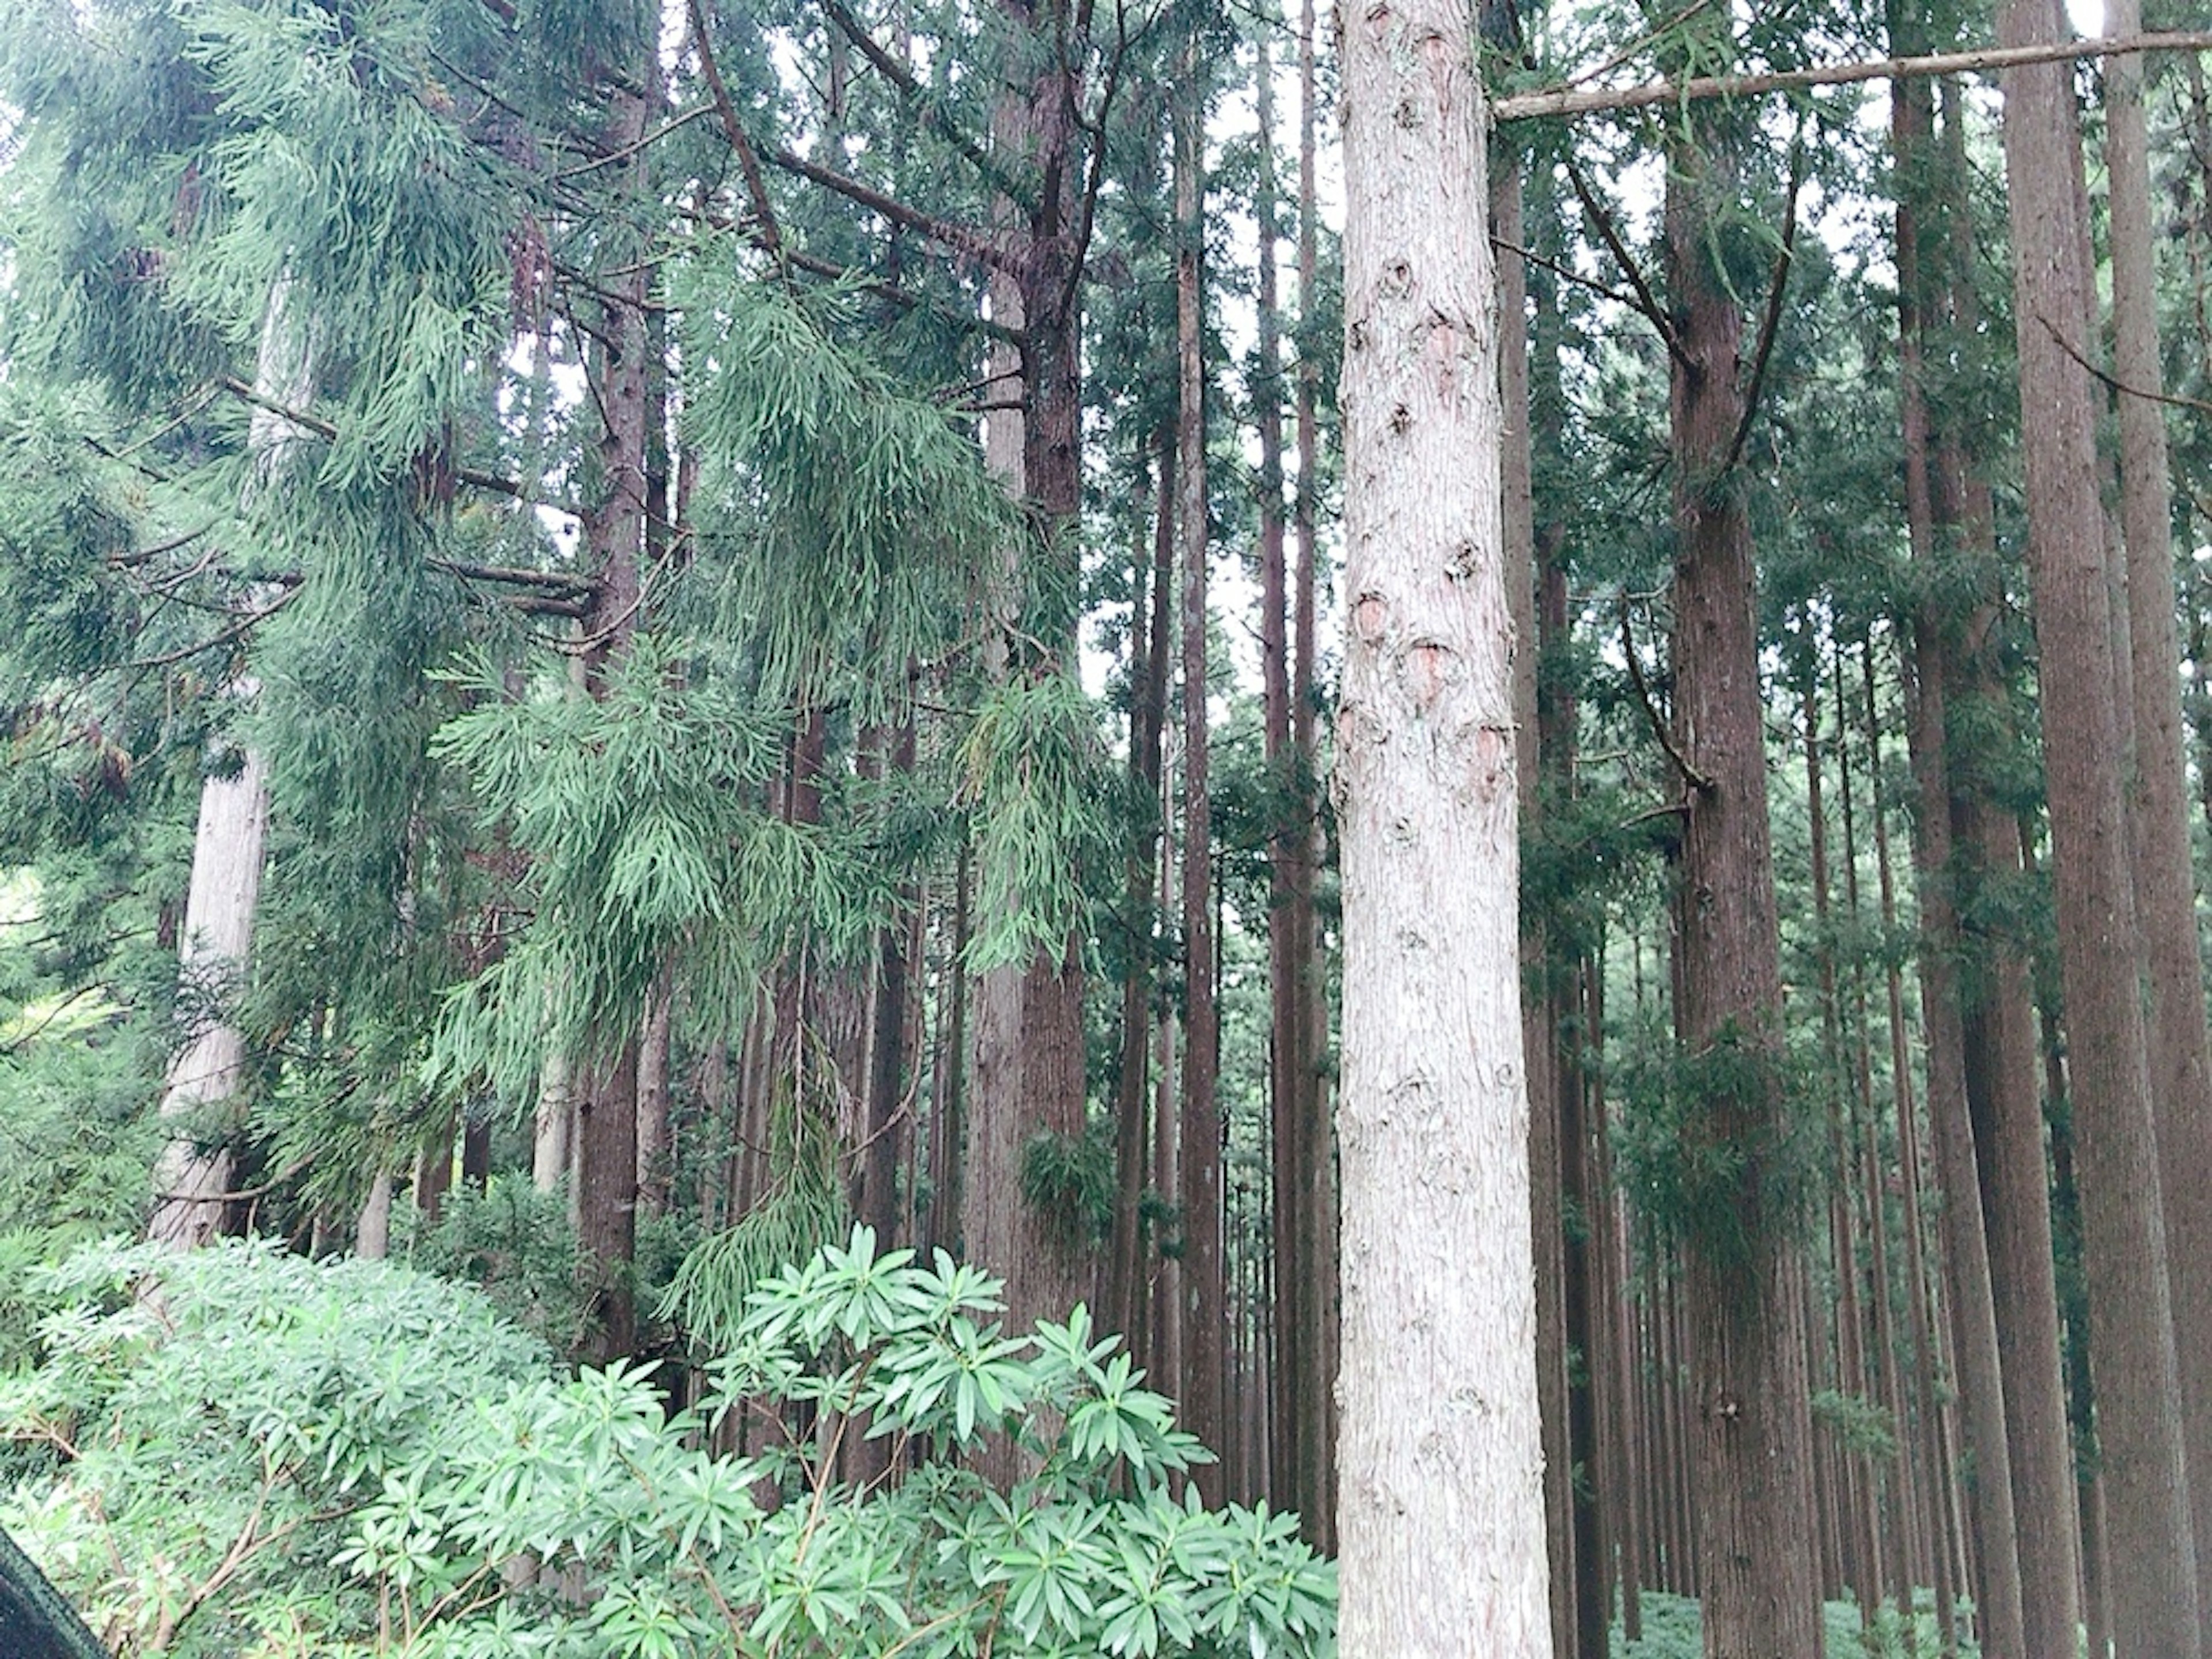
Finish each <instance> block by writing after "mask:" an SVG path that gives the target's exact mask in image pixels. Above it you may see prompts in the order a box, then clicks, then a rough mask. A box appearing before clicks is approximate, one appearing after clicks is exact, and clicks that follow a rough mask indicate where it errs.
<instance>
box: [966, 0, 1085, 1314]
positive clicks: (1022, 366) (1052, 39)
mask: <svg viewBox="0 0 2212 1659" xmlns="http://www.w3.org/2000/svg"><path fill="white" fill-rule="evenodd" d="M1005 9H1006V13H1007V15H1008V17H1009V18H1010V20H1011V21H1012V22H1013V24H1014V25H1015V26H1016V27H1018V28H1019V29H1021V30H1024V31H1026V32H1027V33H1030V36H1031V37H1032V39H1033V40H1034V42H1035V47H1036V49H1035V51H1034V52H1031V53H1030V54H1029V55H1028V57H1027V58H1026V59H1025V60H1024V61H1025V62H1027V63H1028V64H1030V66H1031V69H1032V70H1033V73H1031V75H1030V79H1028V80H1027V81H1026V82H1022V83H1019V84H1015V85H1010V86H1008V87H1007V88H1006V89H1005V90H1004V92H1003V93H1002V94H1001V95H1000V100H999V105H998V110H997V113H996V116H995V118H994V123H993V127H994V131H993V139H994V147H995V148H996V149H997V150H998V152H999V153H1000V155H1003V156H1004V157H1006V158H1007V161H1008V162H1009V164H1010V165H1018V166H1020V167H1023V168H1024V173H1026V175H1027V176H1028V177H1030V179H1032V180H1033V181H1034V185H1035V191H1034V195H1033V197H1032V199H1031V201H1030V204H1028V206H1027V208H1026V209H1016V208H1014V207H1013V206H1012V204H1004V205H1003V211H1004V213H1005V214H1006V216H1007V217H1008V218H1009V219H1010V220H1011V219H1012V218H1014V217H1015V216H1017V215H1018V216H1020V217H1021V219H1022V221H1023V222H1018V223H1012V224H1010V226H1009V231H1008V234H1009V235H1010V236H1011V238H1012V240H1013V241H1014V242H1015V243H1016V244H1017V245H1018V246H1019V248H1020V251H1021V253H1022V258H1021V260H1020V264H1019V275H1018V277H1017V276H1008V275H1006V274H1005V273H1004V272H1000V273H995V274H994V276H993V279H992V283H991V300H992V307H993V311H994V316H995V317H996V319H997V320H999V321H1000V322H1002V323H1006V324H1007V325H1010V326H1012V327H1014V328H1017V329H1019V330H1020V331H1022V335H1023V341H1022V344H1021V346H1020V347H1019V348H1018V349H1017V348H1013V347H1010V346H1008V347H1001V348H999V349H996V350H994V353H993V359H992V362H991V365H990V367H991V369H992V372H993V374H994V376H995V377H997V378H998V380H999V383H1000V384H1002V385H1003V384H1006V383H1008V382H1011V381H1013V380H1016V379H1018V382H1019V385H1020V387H1021V408H1020V409H1019V410H994V412H993V413H992V414H991V416H989V418H988V420H987V422H986V425H985V435H984V455H985V460H986V463H987V465H989V466H990V467H991V469H992V470H993V471H994V472H996V473H997V474H998V475H999V476H1000V477H1001V478H1003V479H1005V480H1006V481H1007V482H1008V483H1009V484H1011V485H1018V488H1019V490H1020V493H1021V494H1022V495H1023V496H1024V498H1025V499H1026V500H1027V501H1028V502H1029V504H1030V507H1031V509H1032V511H1033V513H1034V514H1035V517H1036V525H1037V532H1036V544H1034V545H1032V546H1030V547H1029V548H1028V549H1026V550H1024V549H1021V548H1018V547H1010V548H1009V549H1008V550H1007V557H1008V561H1009V564H1008V568H1006V570H1005V571H1004V572H1003V573H1002V578H1001V580H1000V584H999V592H997V593H996V594H994V596H993V597H992V600H991V605H992V609H993V611H994V615H993V617H992V619H991V620H992V623H993V624H994V625H993V627H992V628H991V629H990V633H989V636H988V637H987V640H986V641H985V651H984V655H985V661H986V668H987V671H989V672H991V673H993V674H995V675H1000V676H1006V675H1018V676H1023V677H1027V678H1038V677H1042V676H1044V675H1048V674H1054V673H1066V672H1069V671H1072V670H1071V669H1070V668H1069V667H1068V666H1067V664H1066V660H1065V659H1073V655H1074V653H1073V648H1072V647H1073V640H1074V632H1075V617H1074V615H1073V596H1074V593H1075V592H1076V590H1077V588H1078V586H1079V584H1078V583H1077V581H1076V580H1075V571H1074V568H1073V565H1074V562H1075V560H1076V557H1077V548H1076V542H1075V532H1074V520H1075V517H1076V514H1077V513H1078V512H1079V510H1080V509H1081V507H1082V504H1083V481H1082V471H1081V461H1080V453H1079V442H1080V435H1081V433H1080V428H1081V416H1082V386H1081V380H1080V353H1079V330H1080V326H1081V315H1080V312H1079V308H1078V304H1077V301H1078V290H1079V283H1078V281H1077V280H1076V278H1077V277H1078V276H1079V272H1078V271H1077V270H1076V268H1075V267H1076V263H1077V260H1078V258H1079V247H1078V243H1077V237H1078V234H1079V229H1078V227H1077V225H1076V223H1075V222H1074V211H1073V210H1074V205H1075V188H1076V179H1075V171H1076V169H1077V167H1078V166H1079V161H1080V156H1079V152H1078V150H1077V149H1076V140H1077V128H1076V116H1077V112H1078V108H1079V102H1080V100H1079V96H1078V95H1077V94H1078V92H1079V88H1077V86H1076V85H1075V71H1074V70H1073V67H1071V66H1070V65H1069V64H1068V61H1067V59H1066V57H1065V55H1064V52H1062V51H1061V50H1060V49H1059V48H1060V43H1061V42H1062V41H1063V38H1064V35H1065V33H1066V30H1067V29H1068V28H1069V27H1070V26H1071V23H1072V20H1071V18H1070V17H1069V15H1068V11H1067V6H1066V0H1006V6H1005ZM1024 554H1026V558H1027V559H1028V560H1031V561H1035V562H1036V563H1035V567H1034V568H1025V566H1024ZM1025 592H1027V593H1035V594H1038V595H1042V596H1045V597H1047V598H1048V599H1050V600H1051V602H1052V610H1053V613H1054V614H1053V615H1052V616H1051V617H1050V619H1049V620H1048V621H1047V622H1046V623H1044V624H1043V627H1044V630H1045V631H1044V635H1043V638H1044V641H1045V643H1046V645H1047V646H1048V647H1049V649H1048V650H1047V651H1044V652H1039V651H1038V650H1036V648H1035V647H1033V646H1032V645H1030V643H1029V642H1028V640H1029V634H1030V630H1028V629H1024V628H1022V627H1021V626H1020V622H1021V618H1022V616H1023V614H1024V594H1025ZM1055 655H1058V656H1060V658H1062V659H1063V660H1059V661H1055V660H1054V656H1055ZM974 1042H975V1071H974V1078H973V1087H972V1105H971V1109H970V1113H969V1139H968V1146H969V1154H968V1163H967V1174H966V1182H965V1193H966V1198H967V1201H968V1215H967V1229H966V1241H965V1242H966V1245H967V1253H968V1259H969V1260H970V1261H975V1262H978V1263H980V1264H981V1265H982V1266H983V1267H986V1268H987V1269H988V1270H989V1271H991V1272H992V1273H997V1274H1000V1275H1002V1276H1003V1277H1004V1279H1005V1280H1006V1318H1007V1322H1008V1323H1009V1324H1010V1325H1011V1326H1012V1328H1014V1329H1017V1330H1018V1329H1022V1328H1025V1327H1026V1326H1028V1325H1029V1324H1030V1323H1031V1322H1034V1321H1036V1320H1037V1319H1039V1318H1043V1317H1047V1316H1054V1317H1056V1316H1060V1315H1063V1314H1065V1313H1066V1311H1067V1309H1068V1307H1069V1306H1070V1305H1071V1304H1073V1302H1075V1301H1076V1299H1077V1298H1078V1297H1079V1296H1080V1295H1081V1294H1082V1291H1083V1289H1084V1286H1085V1283H1086V1282H1087V1279H1088V1278H1089V1273H1088V1271H1087V1266H1086V1263H1085V1261H1084V1256H1083V1242H1082V1240H1081V1239H1080V1237H1077V1236H1076V1235H1077V1232H1078V1231H1079V1230H1077V1229H1073V1228H1071V1227H1070V1226H1069V1225H1067V1224H1066V1217H1064V1216H1059V1215H1054V1214H1048V1213H1046V1212H1044V1211H1043V1210H1042V1209H1041V1208H1040V1207H1038V1206H1033V1205H1031V1204H1030V1202H1029V1201H1028V1200H1027V1198H1026V1196H1025V1194H1024V1185H1023V1179H1022V1176H1023V1167H1024V1159H1025V1158H1026V1156H1027V1152H1028V1147H1029V1145H1030V1141H1031V1140H1032V1139H1035V1138H1036V1136H1038V1135H1040V1134H1048V1135H1053V1136H1057V1137H1060V1138H1062V1139H1067V1140H1074V1139H1079V1137H1080V1136H1081V1135H1082V1133H1083V964H1082V957H1081V954H1080V950H1079V945H1078V944H1077V942H1076V941H1074V940H1073V939H1071V940H1070V941H1068V943H1067V944H1066V946H1065V947H1063V948H1061V949H1059V950H1052V949H1046V950H1042V951H1037V952H1036V954H1035V955H1034V956H1032V957H1030V960H1028V961H1027V962H1024V963H1010V964H1008V965H1006V966H1005V967H1003V968H999V969H993V970H991V971H990V972H988V973H986V974H984V975H982V976H981V980H980V981H979V982H978V984H977V985H976V987H975V1018H974Z"/></svg>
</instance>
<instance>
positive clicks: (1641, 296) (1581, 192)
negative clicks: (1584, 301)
mask: <svg viewBox="0 0 2212 1659" xmlns="http://www.w3.org/2000/svg"><path fill="white" fill-rule="evenodd" d="M1566 165H1567V181H1568V183H1570V184H1571V185H1573V186H1574V187H1575V199H1576V200H1577V201H1579V202H1580V203H1581V204H1583V212H1585V213H1587V214H1589V216H1590V222H1591V223H1592V224H1593V225H1595V227H1596V228H1597V234H1598V237H1599V240H1601V241H1602V242H1604V244H1605V246H1606V251H1607V252H1609V253H1611V254H1612V255H1613V263H1614V264H1617V265H1619V266H1620V273H1621V275H1622V276H1626V277H1627V278H1628V285H1629V287H1631V288H1632V289H1635V290H1636V304H1635V309H1636V312H1637V313H1638V315H1639V316H1641V317H1642V318H1643V319H1644V320H1645V321H1646V322H1648V323H1650V325H1651V326H1652V327H1654V328H1656V329H1657V330H1658V331H1659V338H1660V339H1661V341H1662V342H1663V343H1665V345H1666V347H1667V355H1668V356H1669V357H1672V358H1673V359H1674V361H1675V362H1678V363H1680V365H1681V366H1682V367H1683V368H1685V369H1688V368H1692V367H1693V366H1692V363H1691V362H1690V359H1689V357H1688V356H1687V354H1686V353H1685V352H1684V351H1683V349H1682V343H1681V341H1680V339H1678V338H1676V337H1675V334H1674V321H1673V319H1670V318H1669V317H1668V315H1667V310H1666V307H1663V306H1662V305H1661V304H1660V303H1659V301H1658V297H1657V296H1656V295H1654V294H1653V293H1652V292H1651V285H1650V283H1647V282H1645V281H1644V271H1643V270H1642V268H1641V267H1640V266H1638V264H1637V263H1636V259H1635V257H1634V256H1633V255H1632V254H1631V253H1630V252H1629V251H1628V246H1627V244H1626V243H1625V242H1623V241H1622V240H1620V231H1619V230H1618V229H1617V228H1614V225H1613V215H1612V214H1610V213H1608V212H1607V211H1606V209H1605V204H1603V203H1601V202H1600V201H1599V200H1598V199H1597V197H1596V195H1595V192H1593V191H1591V189H1590V187H1589V181H1588V180H1587V179H1584V178H1583V171H1582V169H1581V168H1580V167H1577V166H1576V165H1575V163H1574V158H1573V157H1572V156H1569V157H1567V158H1566Z"/></svg>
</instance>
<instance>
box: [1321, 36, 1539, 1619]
mask: <svg viewBox="0 0 2212 1659" xmlns="http://www.w3.org/2000/svg"><path fill="white" fill-rule="evenodd" d="M1469 21H1470V20H1469V17H1468V13H1467V11H1466V9H1464V8H1463V7H1455V6H1453V5H1450V4H1446V3H1441V0H1412V3H1408V4H1406V5H1401V6H1400V7H1398V8H1396V9H1387V10H1376V11H1371V12H1369V13H1367V14H1364V15H1363V16H1361V17H1359V18H1357V19H1352V20H1348V27H1346V30H1345V33H1344V49H1343V54H1342V63H1343V78H1344V91H1345V100H1344V138H1345V145H1344V151H1345V186H1346V189H1345V196H1346V225H1345V296H1346V303H1345V313H1346V349H1345V360H1346V361H1345V374H1344V381H1343V394H1344V414H1345V431H1346V445H1345V458H1346V467H1345V477H1346V501H1345V550H1346V571H1345V592H1346V597H1347V600H1348V604H1347V607H1346V609H1347V613H1348V622H1349V638H1348V640H1347V642H1346V658H1345V675H1344V692H1343V702H1342V705H1341V707H1340V711H1339V713H1338V716H1337V731H1338V734H1339V751H1338V752H1339V763H1338V769H1337V773H1336V779H1337V783H1336V787H1337V789H1338V791H1339V802H1340V821H1341V823H1342V826H1343V828H1342V835H1343V871H1344V911H1345V960H1344V985H1345V1008H1344V1062H1343V1077H1344V1098H1343V1104H1342V1109H1341V1115H1340V1134H1341V1139H1342V1154H1341V1156H1342V1181H1343V1200H1342V1201H1343V1250H1344V1258H1343V1259H1344V1313H1343V1318H1344V1366H1343V1370H1342V1373H1341V1376H1340V1384H1339V1386H1340V1397H1341V1400H1342V1403H1343V1422H1342V1436H1343V1438H1342V1442H1341V1444H1342V1453H1343V1488H1342V1492H1341V1494H1340V1502H1339V1509H1338V1533H1339V1537H1340V1541H1341V1547H1342V1553H1341V1556H1340V1561H1341V1563H1342V1566H1343V1586H1344V1600H1343V1608H1342V1615H1341V1621H1340V1640H1341V1642H1342V1644H1343V1646H1344V1649H1345V1650H1346V1652H1349V1653H1356V1654H1361V1655H1387V1654H1407V1655H1416V1654H1428V1653H1443V1652H1458V1651H1464V1650H1467V1648H1468V1643H1469V1640H1470V1633H1472V1635H1473V1639H1474V1642H1475V1644H1477V1645H1479V1646H1480V1649H1481V1650H1482V1651H1483V1652H1484V1653H1486V1654H1487V1655H1492V1656H1496V1659H1537V1656H1540V1655H1543V1654H1546V1653H1547V1652H1548V1651H1549V1649H1550V1642H1549V1639H1548V1638H1549V1625H1550V1620H1549V1616H1548V1613H1547V1603H1546V1582H1545V1580H1546V1569H1545V1557H1544V1544H1543V1533H1542V1527H1543V1495H1542V1476H1541V1467H1540V1466H1541V1447H1540V1444H1539V1434H1538V1421H1537V1419H1538V1410H1537V1401H1536V1378H1535V1372H1534V1365H1533V1364H1532V1363H1531V1360H1530V1353H1531V1348H1530V1342H1531V1339H1532V1337H1533V1334H1534V1330H1533V1326H1534V1306H1533V1296H1532V1291H1533V1285H1532V1282H1531V1266H1532V1261H1533V1256H1532V1254H1531V1241H1530V1237H1529V1234H1528V1213H1529V1212H1528V1139H1527V1137H1528V1097H1527V1093H1526V1090H1525V1085H1524V1079H1523V1075H1522V1044H1521V1037H1520V1018H1521V1011H1520V987H1519V974H1518V970H1517V969H1518V962H1519V926H1518V907H1517V902H1516V866H1517V854H1518V848H1517V847H1516V816H1517V815H1516V770H1515V763H1514V738H1513V686H1512V669H1511V656H1512V652H1511V626H1512V623H1511V612H1510V606H1509V605H1508V602H1507V599H1506V595H1505V582H1506V580H1507V578H1506V573H1505V570H1504V561H1503V559H1502V557H1501V536H1500V526H1499V522H1498V505H1497V501H1498V497H1497V479H1498V446H1499V443H1500V441H1501V434H1500V431H1499V425H1500V416H1499V409H1498V380H1497V374H1498V366H1497V358H1496V335H1495V326H1496V321H1495V317H1494V314H1493V313H1492V304H1493V295H1492V286H1491V285H1492V280H1493V273H1492V269H1491V261H1490V252H1489V245H1488V240H1487V238H1486V234H1485V231H1486V214H1485V205H1486V187H1485V181H1484V173H1485V167H1484V156H1483V136H1482V135H1483V116H1482V94H1481V85H1480V80H1479V78H1478V77H1477V75H1476V72H1475V66H1474V58H1473V51H1472V47H1473V41H1472V39H1471V36H1470V29H1469ZM1470 1564H1473V1565H1474V1569H1475V1570H1474V1571H1472V1572H1470V1571H1469V1566H1470Z"/></svg>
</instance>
